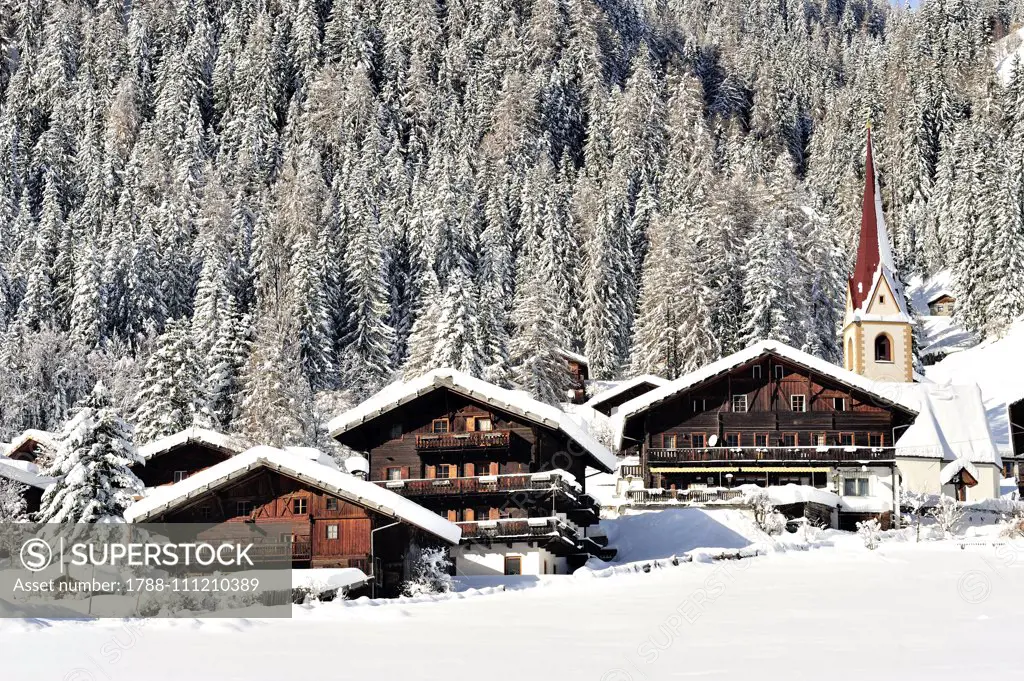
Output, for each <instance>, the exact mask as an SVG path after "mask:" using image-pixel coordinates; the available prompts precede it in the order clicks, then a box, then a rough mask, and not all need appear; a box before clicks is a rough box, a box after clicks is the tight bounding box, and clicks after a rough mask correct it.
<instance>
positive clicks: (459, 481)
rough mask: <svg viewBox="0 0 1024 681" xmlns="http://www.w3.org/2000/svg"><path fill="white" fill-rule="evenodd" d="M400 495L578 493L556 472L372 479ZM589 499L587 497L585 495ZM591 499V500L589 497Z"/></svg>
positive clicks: (574, 495) (576, 495) (577, 494)
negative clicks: (549, 491)
mask: <svg viewBox="0 0 1024 681" xmlns="http://www.w3.org/2000/svg"><path fill="white" fill-rule="evenodd" d="M374 482H376V484H378V485H380V486H382V487H387V488H388V489H389V490H391V491H392V492H395V493H396V494H401V495H402V496H404V497H447V496H459V495H465V494H512V493H515V492H537V491H548V490H552V491H558V492H563V493H564V494H566V495H569V496H572V497H574V498H575V497H578V496H582V492H580V490H579V489H578V487H576V486H575V485H573V484H571V483H569V482H567V481H566V480H564V479H563V478H562V477H561V476H560V475H558V474H557V473H522V474H516V473H513V474H508V475H476V476H472V477H464V478H419V479H415V480H376V481H374ZM588 499H589V497H588ZM591 501H593V500H592V499H591Z"/></svg>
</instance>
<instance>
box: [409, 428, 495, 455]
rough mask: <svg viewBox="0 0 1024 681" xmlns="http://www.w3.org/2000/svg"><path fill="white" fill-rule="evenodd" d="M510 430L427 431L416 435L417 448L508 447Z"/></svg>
mask: <svg viewBox="0 0 1024 681" xmlns="http://www.w3.org/2000/svg"><path fill="white" fill-rule="evenodd" d="M508 442H509V431H507V430H480V431H474V432H471V433H427V434H425V435H417V436H416V449H427V450H440V449H491V448H494V447H508Z"/></svg>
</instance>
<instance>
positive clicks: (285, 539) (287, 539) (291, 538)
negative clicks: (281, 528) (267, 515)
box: [281, 532, 295, 544]
mask: <svg viewBox="0 0 1024 681" xmlns="http://www.w3.org/2000/svg"><path fill="white" fill-rule="evenodd" d="M281 543H282V544H294V543H295V535H294V534H291V533H290V532H288V533H285V534H282V535H281Z"/></svg>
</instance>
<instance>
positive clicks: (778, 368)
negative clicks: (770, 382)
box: [774, 364, 786, 378]
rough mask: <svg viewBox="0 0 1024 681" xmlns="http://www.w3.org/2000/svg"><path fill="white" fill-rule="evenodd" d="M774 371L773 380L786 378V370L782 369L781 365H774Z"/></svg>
mask: <svg viewBox="0 0 1024 681" xmlns="http://www.w3.org/2000/svg"><path fill="white" fill-rule="evenodd" d="M774 370H775V378H785V376H786V368H785V367H783V366H782V365H781V364H776V365H775V366H774Z"/></svg>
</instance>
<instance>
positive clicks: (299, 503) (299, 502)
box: [292, 498, 309, 515]
mask: <svg viewBox="0 0 1024 681" xmlns="http://www.w3.org/2000/svg"><path fill="white" fill-rule="evenodd" d="M308 509H309V502H308V501H306V500H305V499H302V498H300V499H292V513H293V514H294V515H305V514H306V513H307V511H308Z"/></svg>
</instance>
